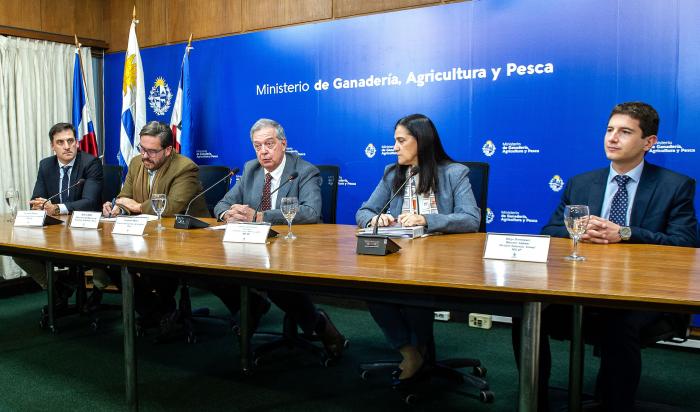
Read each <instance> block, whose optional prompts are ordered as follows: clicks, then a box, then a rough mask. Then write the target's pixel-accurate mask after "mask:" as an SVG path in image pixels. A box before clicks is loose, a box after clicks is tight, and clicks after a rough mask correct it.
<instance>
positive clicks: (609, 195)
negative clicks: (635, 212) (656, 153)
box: [601, 160, 644, 226]
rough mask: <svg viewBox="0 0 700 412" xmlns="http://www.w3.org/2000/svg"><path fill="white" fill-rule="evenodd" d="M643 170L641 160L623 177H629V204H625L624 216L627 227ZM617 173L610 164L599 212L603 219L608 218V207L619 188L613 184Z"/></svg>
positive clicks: (615, 183)
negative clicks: (625, 212) (625, 213)
mask: <svg viewBox="0 0 700 412" xmlns="http://www.w3.org/2000/svg"><path fill="white" fill-rule="evenodd" d="M643 169H644V160H642V162H641V163H639V164H638V165H637V166H635V168H634V169H632V170H630V171H629V172H627V173H625V175H627V176H629V177H630V181H629V182H627V195H628V201H629V203H628V204H627V215H626V216H625V223H626V225H627V226H629V222H630V215H631V214H632V205H633V204H634V196H635V195H636V194H637V187H638V186H639V179H640V178H641V177H642V170H643ZM618 174H619V173H617V172H616V171H615V169H613V167H612V163H611V164H610V173H609V174H608V180H607V182H608V183H607V185H606V186H605V197H604V198H603V209H602V210H601V215H602V216H601V217H603V218H605V219H609V218H610V206H611V204H612V200H613V197H615V193H617V190H618V189H619V186H618V184H617V182H615V180H614V179H615V176H617V175H618Z"/></svg>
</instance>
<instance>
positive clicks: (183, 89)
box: [170, 44, 193, 159]
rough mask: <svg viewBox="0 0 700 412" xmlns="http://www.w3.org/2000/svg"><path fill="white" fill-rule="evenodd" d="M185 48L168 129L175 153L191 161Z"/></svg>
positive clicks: (189, 103)
mask: <svg viewBox="0 0 700 412" xmlns="http://www.w3.org/2000/svg"><path fill="white" fill-rule="evenodd" d="M191 49H192V47H191V46H190V45H189V44H188V45H187V46H186V47H185V56H184V57H183V58H182V67H181V68H180V83H178V85H177V95H176V96H175V106H173V114H172V116H171V117H170V128H171V129H172V131H173V138H174V143H175V151H177V152H178V153H180V154H182V155H184V156H187V157H189V158H190V159H192V155H193V153H192V103H191V102H192V101H191V99H190V50H191Z"/></svg>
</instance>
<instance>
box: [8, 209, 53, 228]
mask: <svg viewBox="0 0 700 412" xmlns="http://www.w3.org/2000/svg"><path fill="white" fill-rule="evenodd" d="M45 218H46V211H44V210H20V211H18V212H17V217H15V226H35V227H36V226H39V227H40V226H44V219H45Z"/></svg>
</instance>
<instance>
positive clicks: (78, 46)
mask: <svg viewBox="0 0 700 412" xmlns="http://www.w3.org/2000/svg"><path fill="white" fill-rule="evenodd" d="M73 37H75V47H77V48H80V46H81V44H80V42H78V35H77V34H73Z"/></svg>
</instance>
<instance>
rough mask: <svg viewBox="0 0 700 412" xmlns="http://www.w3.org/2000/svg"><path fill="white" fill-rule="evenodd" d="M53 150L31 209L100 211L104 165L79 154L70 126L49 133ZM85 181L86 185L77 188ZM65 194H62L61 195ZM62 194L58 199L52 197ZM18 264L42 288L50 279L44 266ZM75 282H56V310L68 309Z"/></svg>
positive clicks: (42, 169) (44, 162) (30, 261)
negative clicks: (80, 182)
mask: <svg viewBox="0 0 700 412" xmlns="http://www.w3.org/2000/svg"><path fill="white" fill-rule="evenodd" d="M49 139H50V140H51V150H53V152H54V153H55V154H54V155H53V156H51V157H47V158H45V159H43V160H42V161H41V162H40V163H39V173H38V174H37V178H36V183H35V184H34V192H33V193H32V200H30V201H29V205H30V207H31V209H32V210H41V209H43V210H45V211H46V213H47V214H48V215H67V214H70V213H72V212H73V211H75V210H79V211H97V210H99V208H100V200H101V197H102V164H101V163H100V161H99V160H98V159H97V158H96V157H94V156H92V155H91V154H89V153H85V152H81V151H79V150H78V140H77V139H76V137H75V129H74V128H73V125H72V124H70V123H57V124H55V125H54V126H53V127H51V129H50V130H49ZM80 179H83V180H84V182H83V183H82V184H78V185H76V183H78V182H79V181H80ZM61 192H62V193H61ZM57 193H60V194H59V195H58V196H55V197H53V198H52V199H51V200H49V198H50V197H52V196H54V195H56V194H57ZM14 260H15V262H16V263H17V265H19V267H21V268H22V269H24V271H26V272H27V273H28V274H29V275H30V276H31V277H32V278H33V279H34V280H35V281H36V282H37V283H38V284H39V285H40V286H41V287H42V288H44V289H46V287H47V279H46V270H45V268H44V262H42V261H40V260H37V259H31V258H21V257H16V258H15V259H14ZM72 283H74V282H72V281H68V282H67V281H65V279H58V281H57V282H56V285H55V286H56V288H55V292H56V298H57V299H56V309H57V311H59V312H60V311H61V310H62V309H64V308H66V307H67V306H68V298H69V297H70V296H71V295H72V294H73V289H74V285H72Z"/></svg>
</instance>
